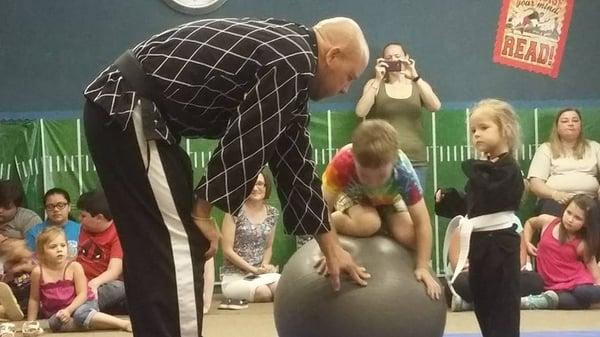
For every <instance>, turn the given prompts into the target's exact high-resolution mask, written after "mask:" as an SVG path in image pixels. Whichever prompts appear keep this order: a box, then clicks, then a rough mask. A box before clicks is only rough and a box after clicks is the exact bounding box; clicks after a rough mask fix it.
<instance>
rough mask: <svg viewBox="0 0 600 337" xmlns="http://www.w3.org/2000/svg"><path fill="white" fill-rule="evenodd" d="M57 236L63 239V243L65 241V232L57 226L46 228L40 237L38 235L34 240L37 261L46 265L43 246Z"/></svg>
mask: <svg viewBox="0 0 600 337" xmlns="http://www.w3.org/2000/svg"><path fill="white" fill-rule="evenodd" d="M59 235H62V236H63V237H64V238H65V241H67V235H66V234H65V231H64V230H63V229H62V228H61V227H58V226H48V227H46V228H45V229H44V230H43V231H42V232H41V233H40V235H38V237H37V239H36V240H35V253H36V255H37V258H38V260H40V261H41V262H42V263H46V254H45V252H44V248H45V246H46V245H47V244H48V243H49V242H50V241H52V240H54V239H55V238H56V237H57V236H59ZM65 253H66V252H65Z"/></svg>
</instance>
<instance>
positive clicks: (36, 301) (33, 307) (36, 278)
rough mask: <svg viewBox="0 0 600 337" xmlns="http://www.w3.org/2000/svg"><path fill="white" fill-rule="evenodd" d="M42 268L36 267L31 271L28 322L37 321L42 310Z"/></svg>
mask: <svg viewBox="0 0 600 337" xmlns="http://www.w3.org/2000/svg"><path fill="white" fill-rule="evenodd" d="M40 268H41V267H39V266H38V267H35V268H33V270H32V271H31V278H30V282H31V286H30V289H29V302H28V304H27V320H28V321H35V320H36V319H37V316H38V311H39V310H40V275H41V269H40Z"/></svg>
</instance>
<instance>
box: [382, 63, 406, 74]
mask: <svg viewBox="0 0 600 337" xmlns="http://www.w3.org/2000/svg"><path fill="white" fill-rule="evenodd" d="M384 62H385V63H386V64H387V65H388V66H387V71H390V72H395V71H401V70H402V61H391V60H385V61H384Z"/></svg>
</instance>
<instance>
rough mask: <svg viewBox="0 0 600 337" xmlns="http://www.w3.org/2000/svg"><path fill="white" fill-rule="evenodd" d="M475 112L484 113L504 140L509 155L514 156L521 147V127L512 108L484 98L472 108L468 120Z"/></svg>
mask: <svg viewBox="0 0 600 337" xmlns="http://www.w3.org/2000/svg"><path fill="white" fill-rule="evenodd" d="M476 112H481V113H484V114H486V115H487V116H489V117H490V118H491V120H492V121H493V122H494V123H495V124H496V125H497V126H498V128H499V129H500V132H501V134H502V136H503V137H504V139H506V143H507V144H508V149H509V151H510V153H512V155H513V156H516V152H517V150H518V149H519V147H520V146H521V126H520V125H519V116H518V115H517V113H516V112H515V110H514V109H513V107H512V106H511V105H510V104H508V103H507V102H505V101H502V100H499V99H493V98H486V99H484V100H481V101H479V102H478V103H476V104H475V105H474V106H473V108H472V109H471V112H470V113H469V118H470V117H471V116H472V115H473V114H474V113H476ZM473 144H474V142H473Z"/></svg>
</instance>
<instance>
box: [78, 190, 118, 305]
mask: <svg viewBox="0 0 600 337" xmlns="http://www.w3.org/2000/svg"><path fill="white" fill-rule="evenodd" d="M77 208H79V210H80V211H81V215H80V216H81V232H80V234H79V252H78V253H77V262H79V263H80V264H81V266H82V267H83V271H84V272H85V276H86V277H87V279H88V285H89V287H90V288H91V289H92V290H93V291H94V292H96V293H97V295H98V296H97V297H98V306H99V308H100V311H101V312H105V313H110V314H126V313H127V299H126V297H125V285H124V283H123V281H122V280H121V275H122V273H123V250H122V249H121V242H120V241H119V237H118V235H117V230H116V228H115V224H114V222H113V220H112V215H111V212H110V209H109V207H108V202H107V200H106V197H105V196H104V193H103V192H102V191H91V192H87V193H84V194H82V195H81V197H79V200H78V201H77Z"/></svg>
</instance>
